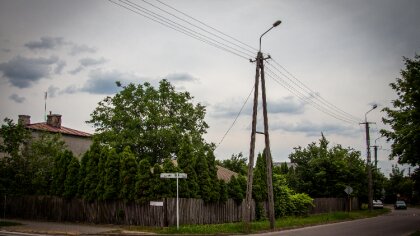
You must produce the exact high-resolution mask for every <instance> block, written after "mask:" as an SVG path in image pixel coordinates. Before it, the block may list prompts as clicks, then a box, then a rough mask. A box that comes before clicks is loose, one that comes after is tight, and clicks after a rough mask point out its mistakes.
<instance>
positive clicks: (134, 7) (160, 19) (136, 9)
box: [109, 0, 250, 60]
mask: <svg viewBox="0 0 420 236" xmlns="http://www.w3.org/2000/svg"><path fill="white" fill-rule="evenodd" d="M109 1H110V2H111V3H113V4H115V5H118V6H120V7H122V8H125V9H127V10H129V11H131V12H133V13H136V14H138V15H141V16H143V17H145V18H147V19H149V20H152V21H154V22H156V23H159V24H161V25H163V26H165V27H168V28H171V29H173V30H175V31H178V32H180V33H183V34H185V35H187V36H189V37H192V38H194V39H197V40H199V41H202V42H204V43H206V44H209V45H211V46H213V47H216V48H218V49H221V50H224V51H226V52H229V53H231V54H234V55H236V56H239V57H241V58H243V59H246V60H248V58H249V56H250V54H248V53H246V52H243V51H241V50H238V49H235V48H233V47H231V46H229V45H226V44H224V43H222V42H219V41H217V40H215V39H212V38H210V37H208V36H206V35H203V34H201V33H198V32H196V31H194V30H192V29H190V28H188V27H186V26H184V25H181V24H179V23H177V22H174V21H173V20H170V19H168V18H166V17H164V16H161V15H160V14H158V13H155V12H153V11H150V10H148V9H146V8H144V7H142V6H139V5H138V4H135V3H132V2H130V1H129V0H125V1H124V0H120V1H119V2H120V3H118V2H114V1H113V0H109ZM241 54H242V55H241ZM244 55H245V56H244Z"/></svg>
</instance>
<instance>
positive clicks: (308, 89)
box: [267, 59, 361, 122]
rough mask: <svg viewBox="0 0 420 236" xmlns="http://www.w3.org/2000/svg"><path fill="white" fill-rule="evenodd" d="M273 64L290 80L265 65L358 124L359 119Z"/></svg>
mask: <svg viewBox="0 0 420 236" xmlns="http://www.w3.org/2000/svg"><path fill="white" fill-rule="evenodd" d="M273 62H274V63H275V64H276V65H277V66H279V67H281V68H282V69H283V70H284V71H285V72H286V73H287V74H289V75H290V76H291V77H292V78H290V77H289V76H288V75H286V74H284V73H283V72H281V71H280V70H279V68H277V67H276V66H274V65H273V64H271V63H270V62H269V61H267V64H269V65H270V66H272V67H273V68H274V69H275V70H276V71H278V72H279V73H281V74H282V75H283V76H284V77H285V78H287V79H288V80H290V81H291V82H292V83H293V84H295V85H296V86H298V87H299V88H300V89H302V90H303V91H305V93H308V94H309V95H310V96H311V97H312V98H314V99H316V100H318V101H319V102H320V103H322V104H323V105H324V106H326V107H328V108H329V109H331V110H333V111H334V112H336V113H338V114H341V115H342V116H345V117H348V118H349V119H351V120H353V121H355V122H360V121H361V119H360V118H357V117H355V116H353V115H351V114H349V113H347V112H345V111H343V110H342V109H340V108H338V107H337V106H335V105H334V104H332V103H330V102H329V101H327V100H326V99H324V98H323V97H322V96H321V95H319V93H317V92H315V91H314V90H312V89H311V88H309V87H308V86H307V85H305V84H304V83H303V82H302V81H301V80H299V79H298V78H296V76H294V75H293V74H292V73H290V72H289V71H288V70H287V69H286V68H284V67H283V66H282V65H280V64H279V63H278V62H277V61H276V60H274V59H273Z"/></svg>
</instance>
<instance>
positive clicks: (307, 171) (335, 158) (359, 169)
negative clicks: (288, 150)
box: [287, 135, 367, 197]
mask: <svg viewBox="0 0 420 236" xmlns="http://www.w3.org/2000/svg"><path fill="white" fill-rule="evenodd" d="M289 158H290V160H291V162H292V163H296V165H297V166H296V168H295V169H294V170H293V171H290V170H289V172H291V174H288V175H287V177H288V178H290V179H291V181H290V182H291V183H292V184H291V186H292V187H293V188H294V190H295V191H296V192H305V193H308V194H309V195H310V196H311V197H345V196H346V194H345V192H344V188H345V186H347V185H349V186H351V187H352V188H353V195H355V196H359V197H360V196H364V195H366V185H367V183H366V179H367V177H366V171H365V168H366V165H365V163H364V162H363V160H362V159H361V158H360V152H357V151H354V150H353V149H351V148H347V149H344V148H342V147H341V145H336V146H334V147H332V148H328V141H327V140H326V138H325V137H324V135H322V137H321V139H320V141H319V146H318V145H317V144H316V143H311V144H309V145H308V147H307V148H301V147H298V148H294V152H293V153H292V154H290V156H289Z"/></svg>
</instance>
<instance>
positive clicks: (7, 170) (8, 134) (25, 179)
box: [0, 118, 31, 194]
mask: <svg viewBox="0 0 420 236" xmlns="http://www.w3.org/2000/svg"><path fill="white" fill-rule="evenodd" d="M4 122H5V124H2V126H1V128H0V138H1V139H2V142H0V153H4V155H5V156H4V157H3V158H0V170H1V171H0V192H1V193H8V194H26V193H27V192H28V189H31V179H30V178H29V176H28V173H29V170H28V167H29V165H28V160H27V159H26V158H24V157H23V156H22V152H21V150H22V148H24V146H25V145H24V144H26V143H28V142H29V141H30V138H31V136H30V134H29V132H28V131H27V130H26V129H25V127H24V126H22V125H20V124H15V123H14V122H13V120H12V119H8V118H5V119H4Z"/></svg>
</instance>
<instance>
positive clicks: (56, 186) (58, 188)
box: [51, 150, 74, 196]
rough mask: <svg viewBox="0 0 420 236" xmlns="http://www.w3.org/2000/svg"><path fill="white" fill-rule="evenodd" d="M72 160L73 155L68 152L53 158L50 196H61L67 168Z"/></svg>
mask: <svg viewBox="0 0 420 236" xmlns="http://www.w3.org/2000/svg"><path fill="white" fill-rule="evenodd" d="M73 158H74V156H73V153H72V152H71V151H69V150H65V151H64V152H63V153H61V154H60V155H59V156H57V157H56V158H55V160H54V167H53V170H52V183H51V194H53V195H56V196H63V194H64V182H65V181H66V177H67V170H68V166H69V164H70V162H71V161H72V159H73Z"/></svg>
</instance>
